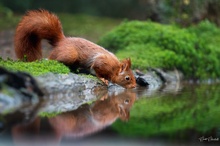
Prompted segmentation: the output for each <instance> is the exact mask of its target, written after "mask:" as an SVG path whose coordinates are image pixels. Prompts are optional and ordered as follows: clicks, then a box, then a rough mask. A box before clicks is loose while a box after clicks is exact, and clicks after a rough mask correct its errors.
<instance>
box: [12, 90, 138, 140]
mask: <svg viewBox="0 0 220 146" xmlns="http://www.w3.org/2000/svg"><path fill="white" fill-rule="evenodd" d="M135 100H136V93H135V92H133V91H131V90H125V91H124V92H121V93H119V94H116V93H112V94H108V93H107V92H106V93H103V96H102V97H101V98H100V99H99V100H97V101H95V102H93V103H92V104H84V105H82V106H80V107H79V108H78V109H76V110H73V111H68V112H64V113H61V114H59V115H57V116H54V117H51V118H40V117H37V118H36V119H35V120H34V121H33V122H31V123H28V124H20V125H16V126H13V127H12V137H13V139H14V142H15V143H17V144H21V143H22V144H23V143H26V142H31V143H32V142H33V141H35V142H39V141H42V139H44V140H48V141H49V142H55V143H59V142H60V141H61V139H62V138H64V137H65V138H71V139H77V138H80V137H84V136H87V135H90V134H93V133H95V132H98V131H100V130H102V129H104V128H105V127H107V126H109V125H111V124H112V123H113V122H114V121H116V119H118V118H119V119H121V120H122V121H127V120H129V117H130V114H129V113H130V109H131V107H132V105H133V103H134V101H135Z"/></svg>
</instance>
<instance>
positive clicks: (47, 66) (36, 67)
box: [0, 59, 70, 75]
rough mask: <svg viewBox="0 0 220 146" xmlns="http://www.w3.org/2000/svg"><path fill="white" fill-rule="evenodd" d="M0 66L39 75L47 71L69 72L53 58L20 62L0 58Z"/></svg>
mask: <svg viewBox="0 0 220 146" xmlns="http://www.w3.org/2000/svg"><path fill="white" fill-rule="evenodd" d="M0 66H2V67H4V68H7V69H9V70H15V71H17V70H18V71H24V72H28V73H30V74H32V75H41V74H45V73H48V72H53V73H69V72H70V71H69V68H68V67H66V66H65V65H63V64H62V63H59V62H57V61H54V60H40V61H35V62H22V61H13V60H3V59H0Z"/></svg>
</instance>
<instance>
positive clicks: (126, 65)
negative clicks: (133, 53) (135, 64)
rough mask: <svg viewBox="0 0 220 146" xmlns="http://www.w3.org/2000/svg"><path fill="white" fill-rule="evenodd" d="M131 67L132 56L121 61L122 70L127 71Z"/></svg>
mask: <svg viewBox="0 0 220 146" xmlns="http://www.w3.org/2000/svg"><path fill="white" fill-rule="evenodd" d="M130 68H131V60H130V58H127V59H124V60H122V61H121V70H120V72H123V71H126V70H128V69H130Z"/></svg>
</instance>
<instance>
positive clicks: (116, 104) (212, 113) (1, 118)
mask: <svg viewBox="0 0 220 146" xmlns="http://www.w3.org/2000/svg"><path fill="white" fill-rule="evenodd" d="M66 96H67V97H62V98H57V97H56V100H63V103H64V105H65V104H66V105H67V106H68V108H66V109H64V108H59V105H60V106H61V103H59V102H55V97H54V98H53V97H50V98H49V99H47V100H42V101H40V102H38V103H36V104H33V105H29V106H25V107H23V108H20V109H17V110H15V111H11V112H10V111H8V112H4V113H1V114H0V130H1V131H0V145H4V146H5V145H22V146H24V145H113V144H114V145H126V146H127V145H180V144H181V145H207V144H209V145H219V144H220V106H219V104H220V85H219V84H200V85H195V84H178V85H176V84H175V85H169V86H163V87H160V88H159V89H156V90H151V89H147V88H137V89H135V90H122V91H120V92H119V91H117V92H114V91H108V92H107V91H102V92H99V93H98V94H94V99H93V100H91V101H90V102H87V103H85V104H82V105H80V104H77V102H76V100H75V101H74V99H76V98H71V97H70V96H76V94H72V95H71V94H69V95H66ZM90 96H91V95H90ZM80 98H81V97H78V100H80ZM67 99H68V100H67ZM78 103H79V102H78ZM73 105H74V106H73ZM62 106H63V105H62ZM61 109H62V110H61Z"/></svg>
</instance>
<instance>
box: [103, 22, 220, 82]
mask: <svg viewBox="0 0 220 146" xmlns="http://www.w3.org/2000/svg"><path fill="white" fill-rule="evenodd" d="M200 36H201V37H200ZM219 36H220V29H219V28H217V27H216V26H215V25H213V24H210V23H208V22H202V23H201V24H200V25H198V26H195V27H192V28H179V27H177V26H175V25H163V24H158V23H153V22H150V21H145V22H144V21H130V22H124V23H122V24H121V25H119V26H118V27H116V28H115V29H113V30H112V31H110V32H109V33H108V34H106V35H105V36H103V37H102V38H101V39H100V41H99V44H100V45H102V46H103V47H106V48H109V49H111V51H113V52H115V53H116V55H117V56H118V57H119V58H125V57H131V60H132V66H133V68H139V69H142V70H143V69H146V68H147V67H160V68H164V69H171V70H172V69H174V68H177V69H178V70H180V71H182V72H183V73H184V75H185V76H186V77H188V78H202V79H207V78H218V77H219V76H220V70H219V68H220V64H219V62H220V60H219V58H220V51H219V47H218V46H219V41H218V40H220V37H219ZM213 38H214V40H215V41H213ZM211 40H212V41H211Z"/></svg>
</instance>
